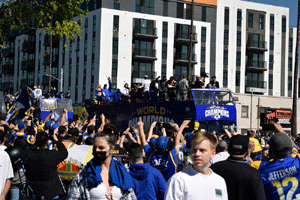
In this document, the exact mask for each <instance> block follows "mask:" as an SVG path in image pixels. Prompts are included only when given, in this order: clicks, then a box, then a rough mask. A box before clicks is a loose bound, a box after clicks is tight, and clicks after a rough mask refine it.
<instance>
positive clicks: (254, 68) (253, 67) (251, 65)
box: [247, 60, 268, 71]
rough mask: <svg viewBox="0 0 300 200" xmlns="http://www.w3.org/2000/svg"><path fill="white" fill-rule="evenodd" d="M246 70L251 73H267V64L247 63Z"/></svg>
mask: <svg viewBox="0 0 300 200" xmlns="http://www.w3.org/2000/svg"><path fill="white" fill-rule="evenodd" d="M247 70H249V71H250V70H252V71H267V70H268V68H267V62H266V61H253V60H248V61H247Z"/></svg>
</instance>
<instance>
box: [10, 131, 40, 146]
mask: <svg viewBox="0 0 300 200" xmlns="http://www.w3.org/2000/svg"><path fill="white" fill-rule="evenodd" d="M19 136H22V137H24V138H25V139H26V141H27V143H28V144H34V142H35V141H34V136H33V135H27V134H26V133H21V132H14V133H13V134H12V138H11V141H10V143H12V142H13V141H14V140H15V139H16V138H17V137H19Z"/></svg>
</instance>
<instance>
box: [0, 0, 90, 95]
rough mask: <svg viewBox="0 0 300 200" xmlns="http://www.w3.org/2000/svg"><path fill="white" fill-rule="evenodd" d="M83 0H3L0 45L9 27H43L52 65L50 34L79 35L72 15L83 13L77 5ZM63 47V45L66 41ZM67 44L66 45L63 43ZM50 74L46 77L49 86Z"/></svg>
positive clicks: (5, 37) (14, 28) (78, 28)
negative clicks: (0, 39)
mask: <svg viewBox="0 0 300 200" xmlns="http://www.w3.org/2000/svg"><path fill="white" fill-rule="evenodd" d="M85 1H86V0H63V1H62V0H3V2H2V3H0V38H2V41H0V47H2V48H3V47H4V46H3V42H4V41H8V38H9V35H10V31H12V30H23V29H29V28H34V29H44V31H45V33H48V34H49V36H50V65H49V73H50V75H51V65H52V37H53V36H58V38H59V39H60V38H62V37H63V36H65V37H66V39H68V40H73V39H74V36H75V34H78V35H80V34H81V31H82V28H81V26H80V24H78V23H77V22H76V21H75V20H74V18H73V17H74V16H79V17H80V18H81V16H82V15H86V14H87V11H86V10H83V9H81V8H80V5H81V3H83V2H85ZM65 47H66V45H65ZM66 48H67V47H66ZM50 87H51V78H49V89H50Z"/></svg>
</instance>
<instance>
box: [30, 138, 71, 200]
mask: <svg viewBox="0 0 300 200" xmlns="http://www.w3.org/2000/svg"><path fill="white" fill-rule="evenodd" d="M57 149H58V151H57V150H48V149H45V148H36V149H28V150H26V151H25V156H24V159H25V169H26V176H27V179H28V183H29V185H30V187H31V188H32V189H33V191H34V194H35V195H36V196H37V197H40V196H44V197H45V198H44V199H53V198H54V197H56V196H57V195H60V194H64V189H63V187H62V184H61V181H60V179H59V176H58V173H57V165H58V164H59V163H60V162H62V161H63V160H65V159H66V158H67V156H68V151H67V149H66V147H65V146H64V145H63V144H62V143H61V142H57Z"/></svg>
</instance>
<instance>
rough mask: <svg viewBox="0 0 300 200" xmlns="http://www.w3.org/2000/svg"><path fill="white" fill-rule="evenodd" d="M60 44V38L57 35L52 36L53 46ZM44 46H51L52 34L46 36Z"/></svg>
mask: <svg viewBox="0 0 300 200" xmlns="http://www.w3.org/2000/svg"><path fill="white" fill-rule="evenodd" d="M58 44H59V40H58V37H57V36H52V46H57V45H58ZM44 46H50V36H49V35H48V34H47V35H45V37H44Z"/></svg>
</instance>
